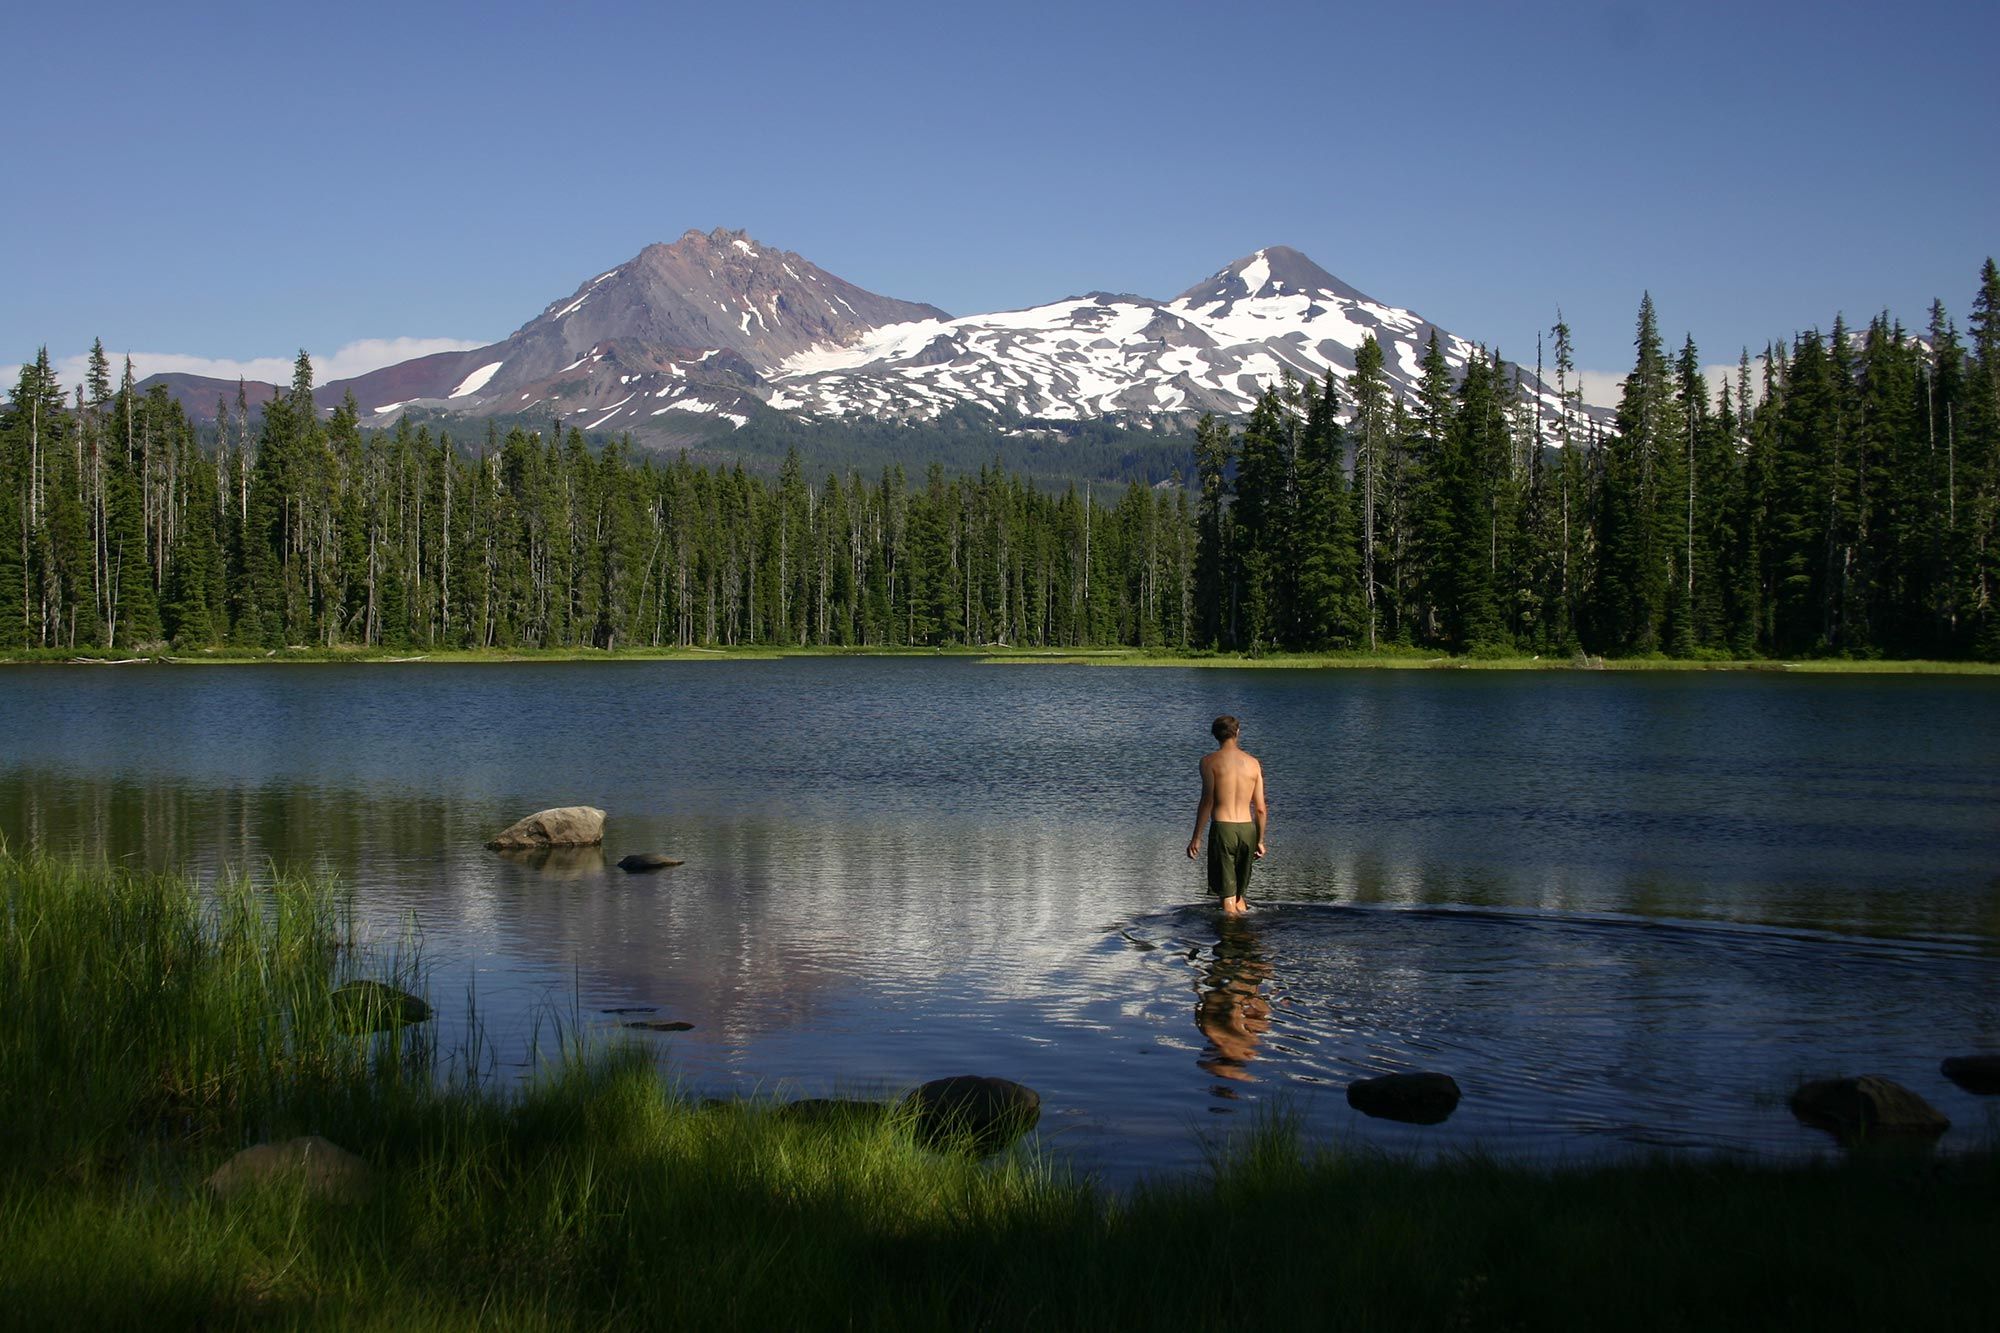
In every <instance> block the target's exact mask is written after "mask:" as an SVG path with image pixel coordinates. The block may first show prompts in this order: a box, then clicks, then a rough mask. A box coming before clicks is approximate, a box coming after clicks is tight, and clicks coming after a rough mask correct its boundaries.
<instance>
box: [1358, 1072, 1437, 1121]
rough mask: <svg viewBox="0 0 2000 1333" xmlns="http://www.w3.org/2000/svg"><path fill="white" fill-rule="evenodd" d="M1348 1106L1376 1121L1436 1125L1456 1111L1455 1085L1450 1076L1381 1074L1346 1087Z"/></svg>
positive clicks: (1359, 1080)
mask: <svg viewBox="0 0 2000 1333" xmlns="http://www.w3.org/2000/svg"><path fill="white" fill-rule="evenodd" d="M1347 1104H1348V1105H1349V1106H1351V1107H1353V1108H1354V1109H1355V1110H1357V1111H1359V1112H1361V1114H1363V1115H1368V1116H1374V1117H1375V1118H1376V1119H1378V1120H1400V1121H1402V1122H1403V1123H1404V1124H1407V1125H1436V1124H1441V1123H1443V1122H1444V1121H1445V1120H1446V1119H1448V1118H1450V1116H1451V1113H1452V1112H1453V1111H1455V1110H1457V1109H1458V1082H1457V1080H1455V1079H1454V1078H1452V1076H1451V1075H1449V1074H1434V1073H1416V1074H1384V1075H1382V1077H1380V1078H1364V1079H1358V1080H1356V1081H1355V1082H1353V1083H1350V1084H1348V1085H1347Z"/></svg>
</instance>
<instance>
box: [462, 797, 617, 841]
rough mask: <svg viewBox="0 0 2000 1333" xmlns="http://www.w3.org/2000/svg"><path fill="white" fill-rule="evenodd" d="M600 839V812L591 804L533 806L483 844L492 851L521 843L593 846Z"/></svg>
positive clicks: (602, 839)
mask: <svg viewBox="0 0 2000 1333" xmlns="http://www.w3.org/2000/svg"><path fill="white" fill-rule="evenodd" d="M603 841H604V812H603V811H602V810H599V809H598V808H597V807H595V806H591V805H563V806H557V807H555V808H554V809H550V810H537V811H536V812H535V813H534V814H532V815H529V816H528V817H527V818H526V819H522V820H517V821H516V822H515V823H513V824H510V825H508V826H507V827H506V828H504V829H502V830H501V831H500V832H499V833H497V834H495V835H494V837H493V840H492V841H491V842H489V843H487V844H486V845H487V846H488V847H490V848H492V849H493V850H495V851H504V850H507V849H509V848H522V847H594V846H596V845H597V844H598V843H600V842H603Z"/></svg>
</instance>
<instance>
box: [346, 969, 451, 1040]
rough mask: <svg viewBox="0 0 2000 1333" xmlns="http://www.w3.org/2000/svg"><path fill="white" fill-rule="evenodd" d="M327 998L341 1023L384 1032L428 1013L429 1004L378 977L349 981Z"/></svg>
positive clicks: (367, 1030)
mask: <svg viewBox="0 0 2000 1333" xmlns="http://www.w3.org/2000/svg"><path fill="white" fill-rule="evenodd" d="M328 998H329V999H331V1000H332V1001H333V1012H334V1014H335V1015H336V1016H337V1017H338V1018H339V1019H340V1021H341V1024H342V1025H343V1026H345V1027H346V1028H348V1029H349V1030H350V1031H354V1032H385V1031H387V1030H388V1029H390V1028H393V1027H401V1026H403V1025H404V1024H405V1023H422V1022H424V1021H425V1020H427V1019H428V1018H430V1016H431V1007H430V1006H429V1005H428V1004H425V1003H424V1002H423V1001H422V1000H420V999H418V998H417V997H416V996H414V995H412V994H410V993H409V992H408V991H401V990H397V989H396V988H395V987H394V986H391V985H388V984H386V983H384V982H380V981H350V982H348V983H347V984H346V985H345V986H342V987H339V988H338V989H337V990H335V991H334V992H333V994H332V995H331V996H329V997H328Z"/></svg>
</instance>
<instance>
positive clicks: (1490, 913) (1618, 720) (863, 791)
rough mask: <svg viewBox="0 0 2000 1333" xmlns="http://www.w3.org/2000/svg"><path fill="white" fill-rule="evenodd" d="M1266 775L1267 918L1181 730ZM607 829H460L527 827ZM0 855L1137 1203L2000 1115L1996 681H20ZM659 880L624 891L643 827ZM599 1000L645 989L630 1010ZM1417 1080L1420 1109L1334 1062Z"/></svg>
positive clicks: (858, 663) (452, 1010) (506, 669)
mask: <svg viewBox="0 0 2000 1333" xmlns="http://www.w3.org/2000/svg"><path fill="white" fill-rule="evenodd" d="M1221 712H1233V713H1236V714H1238V715H1240V716H1241V717H1242V718H1243V719H1244V733H1243V740H1244V745H1245V747H1246V748H1247V749H1249V750H1251V751H1252V752H1253V753H1256V754H1258V755H1259V756H1261V757H1262V758H1263V760H1264V762H1265V766H1266V770H1267V773H1268V775H1269V777H1268V784H1269V790H1270V800H1271V807H1272V828H1271V837H1270V847H1271V853H1270V856H1269V858H1268V859H1267V860H1266V861H1265V862H1263V863H1262V864H1261V865H1260V866H1259V867H1258V869H1257V871H1256V876H1255V880H1254V883H1253V886H1252V893H1251V897H1252V900H1253V902H1254V903H1256V904H1257V905H1258V907H1259V909H1260V910H1258V911H1257V912H1256V913H1255V914H1254V915H1253V916H1252V917H1251V918H1250V919H1249V920H1248V921H1247V922H1245V923H1244V924H1243V925H1242V926H1241V927H1240V928H1231V929H1228V930H1226V931H1225V930H1224V928H1223V926H1222V923H1221V922H1220V920H1219V918H1218V917H1217V916H1216V915H1215V914H1214V912H1213V911H1212V910H1209V909H1205V908H1203V907H1201V906H1200V905H1199V900H1200V896H1201V887H1202V885H1201V872H1200V869H1199V868H1198V867H1197V866H1196V865H1194V864H1193V863H1191V862H1189V861H1188V860H1187V859H1186V858H1185V856H1184V855H1183V854H1182V849H1183V847H1184V846H1185V844H1186V842H1187V837H1188V833H1189V830H1190V827H1191V823H1192V817H1193V810H1194V802H1195V796H1196V794H1197V793H1196V787H1195V762H1196V760H1197V758H1198V757H1199V755H1200V754H1201V753H1202V752H1203V750H1205V749H1206V748H1207V734H1206V728H1207V723H1208V720H1209V719H1210V718H1211V717H1212V716H1214V715H1215V714H1217V713H1221ZM563 804H589V805H597V806H601V807H603V808H604V809H605V810H606V811H608V812H609V821H608V825H607V834H606V840H605V844H604V847H603V848H602V849H601V852H600V851H598V850H591V851H589V852H586V853H582V854H569V855H565V856H559V857H557V858H555V859H552V860H550V861H547V862H546V863H543V864H534V863H531V862H523V861H516V860H510V859H507V858H505V857H502V856H500V855H497V854H495V853H492V852H487V851H485V850H483V849H482V848H481V846H480V844H481V843H482V842H483V841H484V840H485V839H486V838H487V837H490V836H491V835H492V833H493V832H495V831H496V830H498V829H499V828H501V827H503V826H504V825H506V824H507V823H509V822H511V821H512V820H514V819H515V818H517V817H519V816H520V815H523V814H526V813H528V812H530V811H532V810H535V809H539V808H541V807H544V806H550V805H563ZM0 834H4V836H5V838H6V839H7V842H8V844H9V845H10V846H13V847H16V848H20V847H24V846H41V847H45V848H49V849H51V850H57V851H75V850H80V851H83V852H85V853H86V854H89V855H101V856H106V857H112V858H120V859H128V860H131V861H134V862H138V863H144V864H149V865H157V866H173V867H187V868H191V869H194V870H195V871H197V872H198V873H201V874H203V875H209V874H213V873H215V872H216V871H217V870H218V869H219V868H224V867H248V868H251V869H253V870H254V869H255V868H257V867H260V866H263V865H266V864H268V863H270V862H277V863H280V864H284V865H290V866H303V867H312V866H321V867H325V868H328V869H330V870H332V871H334V872H336V873H338V874H339V875H340V876H341V877H343V878H344V879H346V880H348V881H349V882H351V883H352V884H353V885H354V886H355V888H356V890H357V894H358V897H359V901H360V905H361V910H362V913H363V917H364V921H365V923H366V925H367V928H368V930H369V933H370V936H371V938H372V939H373V940H375V941H377V942H378V944H379V947H380V948H382V949H384V950H387V949H390V948H392V947H395V945H396V942H397V941H399V940H403V939H406V938H414V939H416V940H419V941H420V943H421V948H422V956H423V958H424V960H425V962H426V965H427V966H428V968H429V970H430V977H431V985H432V991H433V995H434V997H435V998H437V999H439V1000H441V1001H442V1004H441V1008H442V1011H443V1014H442V1018H441V1027H442V1031H441V1034H440V1035H441V1036H442V1038H443V1039H444V1042H445V1044H446V1045H447V1046H451V1045H453V1044H454V1043H456V1042H457V1041H459V1040H460V1039H461V1038H462V1037H463V1035H464V1031H463V1029H464V1017H463V1010H464V1009H465V1005H464V1004H463V1003H462V1002H461V1001H462V999H463V997H465V996H467V995H468V994H469V995H471V996H472V997H474V998H475V999H476V1001H477V1004H478V1007H479V1011H480V1015H481V1020H482V1025H483V1028H484V1036H485V1038H486V1040H487V1042H488V1043H489V1047H488V1049H489V1050H490V1052H491V1058H492V1060H493V1061H494V1063H495V1065H496V1067H497V1068H498V1069H500V1070H502V1071H503V1072H505V1071H512V1070H517V1069H522V1068H525V1067H528V1066H529V1065H530V1064H531V1063H532V1058H533V1057H532V1054H531V1052H532V1049H533V1047H534V1043H535V1042H536V1041H538V1040H539V1041H540V1042H541V1043H542V1044H543V1046H544V1047H546V1045H547V1043H548V1041H549V1039H550V1037H551V1036H552V1035H553V1034H554V1033H555V1032H556V1031H557V1030H558V1028H574V1027H576V1026H579V1025H580V1026H582V1027H584V1028H586V1029H591V1030H597V1029H602V1030H604V1031H606V1032H615V1031H617V1030H618V1025H619V1024H620V1023H621V1022H623V1021H624V1020H625V1019H626V1018H627V1017H652V1018H659V1019H670V1020H681V1021H685V1022H689V1023H692V1024H693V1027H692V1029H691V1030H689V1031H687V1032H683V1033H678V1034H674V1035H672V1036H660V1035H651V1034H646V1035H640V1034H634V1036H635V1039H637V1040H642V1041H645V1042H648V1043H650V1044H652V1045H653V1046H655V1047H656V1048H657V1050H658V1051H659V1054H660V1059H661V1062H662V1067H663V1069H664V1070H666V1071H667V1072H668V1073H669V1075H670V1076H671V1077H673V1078H675V1079H677V1080H678V1081H679V1082H680V1083H681V1084H682V1085H683V1086H684V1087H686V1088H687V1089H688V1090H690V1091H691V1092H694V1093H696V1094H698V1095H706V1096H730V1095H737V1094H748V1093H763V1094H767V1095H780V1094H782V1095H824V1094H828V1093H836V1092H837V1093H846V1094H863V1095H866V1094H876V1093H879V1094H884V1095H886V1094H890V1093H894V1092H897V1091H900V1090H901V1089H904V1088H907V1087H909V1086H911V1085H913V1084H915V1083H917V1082H920V1081H923V1080H925V1079H929V1078H934V1077H938V1076H941V1075H945V1074H954V1073H963V1072H977V1073H986V1074H997V1075H1002V1076H1005V1077H1008V1078H1013V1079H1017V1080H1019V1081H1021V1082H1023V1083H1027V1084H1029V1085H1030V1086H1032V1087H1034V1088H1036V1089H1038V1090H1039V1091H1040V1092H1041V1094H1042V1097H1043V1121H1042V1129H1041V1138H1042V1141H1043V1143H1044V1145H1045V1146H1046V1147H1048V1148H1049V1149H1051V1150H1052V1151H1053V1152H1054V1153H1056V1154H1057V1155H1059V1156H1061V1157H1063V1158H1065V1159H1067V1160H1069V1161H1071V1162H1073V1163H1075V1164H1076V1165H1077V1166H1078V1167H1079V1168H1081V1169H1083V1170H1085V1171H1089V1172H1093V1173H1096V1174H1099V1175H1100V1176H1102V1177H1103V1178H1104V1179H1106V1180H1108V1181H1113V1182H1122V1181H1128V1180H1131V1179H1134V1178H1136V1177H1138V1176H1140V1175H1143V1174H1146V1173H1150V1172H1157V1171H1164V1170H1178V1169H1183V1168H1187V1167H1191V1166H1195V1165H1198V1164H1199V1163H1200V1162H1201V1160H1202V1154H1203V1151H1204V1145H1205V1144H1207V1143H1211V1142H1214V1141H1216V1140H1217V1139H1219V1138H1222V1137H1226V1136H1227V1135H1228V1134H1229V1133H1231V1132H1233V1131H1235V1130H1239V1129H1241V1128H1244V1127H1245V1126H1247V1125H1248V1124H1249V1123H1251V1122H1252V1120H1253V1118H1254V1117H1255V1116H1256V1115H1257V1114H1258V1113H1259V1112H1260V1111H1270V1110H1273V1109H1283V1110H1286V1111H1289V1112H1291V1113H1294V1114H1296V1115H1297V1116H1298V1117H1299V1118H1300V1119H1301V1121H1302V1123H1303V1125H1304V1127H1305V1129H1306V1131H1307V1133H1308V1135H1309V1136H1310V1137H1311V1138H1313V1139H1315V1140H1317V1141H1324V1142H1333V1143H1342V1144H1349V1145H1364V1146H1378V1147H1386V1148H1390V1149H1392V1150H1396V1151H1415V1152H1418V1153H1430V1152H1436V1151H1455V1150H1461V1149H1464V1148H1467V1147H1470V1146H1473V1145H1479V1146H1483V1147H1485V1148H1488V1149H1491V1150H1494V1151H1496V1152H1499V1153H1502V1154H1508V1155H1517V1156H1536V1157H1564V1158H1585V1157H1591V1156H1595V1155H1598V1154H1601V1153H1604V1152H1615V1151H1631V1150H1634V1149H1640V1150H1650V1149H1654V1148H1667V1149H1673V1150H1691V1151H1699V1152H1720V1153H1734V1152H1750V1153H1760V1154H1796V1153H1807V1152H1824V1151H1828V1150H1830V1143H1829V1141H1828V1140H1826V1139H1824V1138H1823V1137H1822V1136H1820V1135H1818V1134H1817V1133H1816V1132H1815V1131H1812V1130H1809V1129H1807V1128H1805V1127H1803V1126H1801V1125H1799V1124H1797V1123H1796V1122H1795V1121H1794V1120H1793V1119H1792V1117H1791V1116H1790V1114H1789V1113H1788V1112H1787V1110H1786V1109H1785V1106H1784V1097H1785V1094H1786V1093H1787V1092H1788V1091H1789V1090H1790V1088H1791V1087H1792V1086H1793V1085H1794V1084H1795V1082H1796V1081H1797V1080H1798V1079H1800V1078H1801V1077H1806V1076H1815V1075H1833V1074H1842V1073H1849V1074H1851V1073H1862V1072H1874V1073H1880V1074H1884V1075H1887V1076H1889V1077H1892V1078H1895V1079H1897V1080H1899V1081H1902V1082H1904V1083H1907V1084H1908V1085H1910V1086H1911V1087H1913V1088H1916V1089H1917V1090H1918V1091H1920V1092H1921V1093H1922V1094H1923V1095H1924V1096H1925V1097H1927V1098H1929V1099H1930V1100H1931V1101H1932V1102H1933V1103H1934V1104H1936V1105H1937V1106H1938V1107H1939V1108H1940V1109H1942V1110H1944V1111H1945V1113H1946V1114H1947V1115H1949V1116H1950V1117H1951V1118H1952V1120H1953V1122H1954V1128H1953V1130H1952V1132H1951V1135H1950V1136H1949V1137H1948V1138H1947V1143H1948V1144H1959V1145H1963V1144H1966V1143H1971V1142H1975V1141H1978V1140H1980V1139H1981V1138H1983V1137H1989V1136H1991V1135H1993V1134H1994V1133H1995V1132H1996V1129H2000V1117H1996V1114H1995V1112H1994V1111H1993V1109H1992V1108H1991V1107H1990V1105H1987V1104H1982V1102H1981V1101H1980V1099H1977V1098H1973V1097H1971V1096H1969V1095H1967V1094H1964V1093H1961V1092H1960V1091H1959V1090H1958V1089H1956V1088H1954V1087H1953V1086H1951V1085H1950V1084H1949V1083H1947V1082H1945V1081H1944V1080H1943V1079H1942V1078H1941V1077H1940V1076H1939V1075H1938V1073H1937V1064H1938V1060H1939V1059H1940V1058H1941V1057H1943V1056H1946V1055H1951V1054H1956V1053H1963V1052H1968V1051H1973V1050H1980V1049H1985V1050H1993V1049H2000V679H1994V678H1957V679H1954V678H1910V677H1874V678H1870V677H1839V676H1835V677H1824V676H1822V677H1806V676H1782V675H1767V674H1761V673H1760V674H1739V673H1731V674H1719V675H1682V674H1600V673H1552V674H1530V673H1512V672H1496V673H1487V672H1366V671H1333V672H1312V671H1289V670H1284V671H1244V670H1222V669H1186V670H1182V669H1172V668H1130V669H1124V668H1109V667H1066V666H1049V665H1001V664H986V663H978V662H973V661H967V660H963V659H937V660H924V659H881V658H875V659H813V660H804V659H801V660H788V661H725V660H717V661H688V662H662V663H604V664H560V663H556V664H534V665H477V666H462V667H461V666H441V665H430V664H418V665H409V666H396V665H369V666H333V667H312V666H296V665H287V666H274V667H269V668H264V667H226V668H225V667H217V668H209V669H200V668H102V669H81V668H29V667H9V668H4V669H0ZM655 850H658V851H666V852H669V853H672V854H673V855H676V856H682V857H685V858H686V861H687V864H686V865H685V866H683V867H681V868H679V869H674V870H668V871H664V872H662V873H659V874H657V875H647V876H627V875H625V874H623V873H621V872H620V871H618V870H617V869H616V868H615V866H614V865H612V864H611V863H612V862H615V861H616V860H617V858H618V857H619V856H621V855H623V854H625V853H627V852H634V851H655ZM616 1010H634V1011H635V1012H634V1013H633V1014H630V1015H624V1014H619V1013H614V1012H611V1011H616ZM1416 1068H1425V1069H1440V1070H1444V1071H1446V1072H1449V1073H1451V1074H1452V1075H1454V1076H1455V1077H1456V1078H1457V1080H1458V1082H1459V1084H1460V1086H1461V1087H1462V1088H1463V1089H1464V1093H1465V1099H1464V1102H1463V1104H1462V1105H1461V1107H1460V1109H1459V1111H1458V1113H1457V1114H1456V1115H1455V1116H1454V1117H1453V1118H1452V1119H1451V1120H1450V1121H1449V1122H1447V1123H1446V1124H1443V1125H1439V1126H1434V1127H1427V1128H1417V1127H1409V1126H1401V1125H1395V1124H1391V1123H1389V1122H1385V1121H1377V1120H1370V1119H1368V1118H1366V1117H1364V1116H1361V1115H1360V1114H1359V1113H1357V1112H1355V1111H1353V1110H1351V1109H1350V1108H1349V1107H1348V1106H1347V1103H1346V1100H1345V1097H1344V1092H1343V1090H1344V1088H1345V1086H1346V1085H1347V1084H1348V1083H1349V1082H1350V1081H1352V1080H1353V1079H1355V1078H1358V1077H1365V1076H1368V1075H1371V1074H1375V1073H1381V1072H1388V1071H1394V1070H1401V1069H1416Z"/></svg>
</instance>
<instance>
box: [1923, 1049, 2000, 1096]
mask: <svg viewBox="0 0 2000 1333" xmlns="http://www.w3.org/2000/svg"><path fill="white" fill-rule="evenodd" d="M1938 1072H1939V1073H1940V1074H1943V1075H1944V1076H1945V1077H1946V1078H1948V1079H1950V1080H1951V1081H1952V1082H1954V1083H1956V1084H1958V1086H1959V1087H1961V1088H1964V1089H1965V1090H1966V1091H1967V1092H1976V1093H1978V1094H1979V1095H1980V1096H1982V1097H1991V1096H1993V1095H1994V1094H1996V1093H2000V1055H1954V1056H1952V1057H1951V1058H1950V1059H1948V1060H1946V1061H1945V1062H1944V1063H1943V1064H1941V1065H1939V1066H1938Z"/></svg>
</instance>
